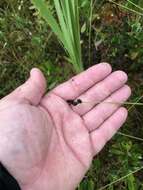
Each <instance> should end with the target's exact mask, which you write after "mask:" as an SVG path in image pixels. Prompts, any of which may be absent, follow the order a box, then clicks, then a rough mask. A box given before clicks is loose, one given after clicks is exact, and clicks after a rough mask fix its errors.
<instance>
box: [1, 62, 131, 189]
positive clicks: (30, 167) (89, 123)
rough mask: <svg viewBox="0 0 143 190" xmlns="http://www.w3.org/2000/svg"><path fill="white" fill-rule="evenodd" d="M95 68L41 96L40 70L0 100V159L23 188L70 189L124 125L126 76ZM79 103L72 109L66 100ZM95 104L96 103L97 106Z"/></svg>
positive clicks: (106, 67) (107, 68)
mask: <svg viewBox="0 0 143 190" xmlns="http://www.w3.org/2000/svg"><path fill="white" fill-rule="evenodd" d="M111 70H112V69H111V66H110V65H109V64H107V63H102V64H98V65H96V66H93V67H91V68H89V69H88V70H86V71H84V72H83V73H81V74H79V75H77V76H75V77H73V78H72V79H70V80H69V81H67V82H65V83H63V84H61V85H59V86H58V87H56V88H55V89H53V90H52V91H50V92H48V93H47V94H46V93H45V90H46V81H45V78H44V76H43V74H42V72H41V71H40V70H38V69H36V68H35V69H32V70H31V73H30V77H29V79H28V80H27V81H26V82H25V83H24V84H23V85H22V86H20V87H18V88H17V89H16V90H14V91H13V92H12V93H11V94H9V95H8V96H6V97H4V98H3V99H1V100H0V147H1V149H0V161H1V163H2V164H3V165H4V166H5V167H6V168H7V169H8V171H9V172H10V173H11V174H12V175H13V176H14V177H15V179H16V180H17V181H18V183H19V185H20V187H21V189H22V190H39V189H42V190H55V189H58V190H74V189H75V188H76V187H77V185H78V184H79V182H80V181H81V180H82V178H83V177H84V175H85V173H86V172H87V170H88V169H89V167H90V165H91V162H92V159H93V157H94V156H95V155H96V154H97V153H98V152H99V151H101V149H102V148H103V147H104V145H105V144H106V143H107V141H108V140H110V139H111V137H112V136H113V135H114V134H115V133H116V131H117V130H118V129H119V128H120V127H121V126H122V125H123V123H124V122H125V120H126V118H127V110H126V109H125V108H123V107H122V106H121V105H119V104H118V105H117V104H109V103H107V101H113V102H114V101H115V102H117V101H118V102H119V101H121V102H123V101H126V100H127V99H128V97H129V96H130V94H131V90H130V88H129V87H128V86H127V85H125V83H126V82H127V75H126V74H125V73H124V72H122V71H116V72H112V71H111ZM77 98H80V99H82V101H83V102H89V103H82V104H79V105H77V106H72V105H69V104H68V103H67V102H66V100H69V99H77ZM96 102H100V103H99V104H96Z"/></svg>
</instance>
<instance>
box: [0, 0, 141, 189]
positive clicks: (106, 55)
mask: <svg viewBox="0 0 143 190" xmlns="http://www.w3.org/2000/svg"><path fill="white" fill-rule="evenodd" d="M33 2H35V6H36V2H37V3H38V2H39V1H38V0H33ZM41 2H42V1H41ZM43 2H44V1H43ZM56 2H60V0H57V1H56V0H54V1H52V0H48V9H49V11H50V12H49V13H50V15H52V18H53V19H54V20H55V23H56V27H57V28H58V35H59V34H61V33H62V38H61V37H59V36H58V35H57V33H56V31H55V29H53V26H51V24H50V23H49V22H50V21H49V19H48V24H49V25H48V24H47V23H46V22H45V20H44V19H43V18H41V16H40V15H42V12H41V9H39V12H40V15H39V12H38V11H37V9H35V7H33V4H32V3H31V2H30V0H1V1H0V84H1V85H0V97H3V96H4V95H6V94H7V93H9V92H10V91H12V90H13V89H14V88H15V87H17V86H18V85H19V84H21V83H22V82H24V80H25V79H26V78H27V77H28V74H29V70H30V69H31V68H32V67H39V68H41V69H42V71H43V72H44V74H45V76H46V77H47V80H48V89H47V90H50V89H51V88H53V87H54V86H56V85H57V84H59V83H60V82H62V81H64V80H66V79H68V78H69V77H70V76H72V75H73V74H75V71H76V72H79V71H80V70H81V69H82V64H83V67H84V68H88V67H89V66H91V65H93V64H97V63H99V62H103V61H106V62H109V63H111V65H112V67H113V69H114V70H115V69H122V70H124V71H126V72H127V73H128V75H129V84H130V85H131V87H132V92H133V95H132V97H131V100H130V101H133V102H136V101H137V102H138V101H139V100H140V101H141V96H142V95H143V1H142V0H112V1H111V0H108V1H107V0H96V1H95V0H79V9H78V10H76V12H77V11H79V15H80V26H81V28H78V27H75V28H72V29H73V30H72V31H71V33H69V32H68V30H69V28H68V27H67V22H70V23H71V22H72V23H71V25H72V24H75V25H76V26H78V17H77V20H76V19H75V18H74V19H73V20H71V19H70V17H68V16H67V14H74V12H73V13H71V12H70V11H71V9H70V7H68V8H69V9H67V12H64V10H63V7H61V8H60V9H59V10H60V12H59V10H57V7H55V3H56ZM62 2H65V3H67V2H76V1H72V0H71V1H66V0H65V1H62ZM37 5H38V4H37ZM41 5H42V4H41ZM63 5H64V4H63ZM67 6H68V5H67ZM69 6H70V4H69ZM75 8H77V7H75ZM46 10H47V9H46ZM59 14H62V17H61V16H59ZM77 15H78V13H77ZM43 17H44V16H43ZM47 18H48V17H47ZM62 18H63V19H64V21H65V22H63V21H62V20H61V19H62ZM65 19H69V20H65ZM59 22H60V23H62V24H63V25H62V26H61V25H59ZM75 25H74V26H75ZM70 27H71V26H70ZM51 28H52V30H51ZM79 29H81V32H80V33H81V36H80V37H79V31H78V30H79ZM56 30H57V29H56ZM76 30H77V31H76ZM63 31H67V32H68V35H66V36H63ZM75 33H76V35H77V36H76V37H75V39H74V38H73V35H74V34H75ZM55 34H56V35H55ZM66 34H67V33H66ZM57 39H58V40H59V41H60V43H59V42H58V40H57ZM67 39H70V41H69V40H67ZM79 40H80V41H79ZM71 42H72V43H71ZM61 43H62V46H64V48H62V46H61ZM80 44H81V47H82V48H81V49H82V50H81V51H82V54H81V52H80ZM69 47H70V48H69ZM68 48H69V49H68ZM64 49H65V50H66V51H64ZM76 49H78V51H75V50H76ZM73 50H74V51H75V52H73ZM77 52H78V53H77ZM76 53H77V54H76ZM81 55H82V59H81ZM67 56H69V57H68V58H67ZM81 60H82V61H81ZM68 62H72V64H68ZM128 109H129V117H128V121H127V123H126V124H125V125H124V127H123V128H122V129H121V130H120V132H119V133H118V134H117V135H116V136H115V137H114V138H113V140H112V141H111V142H110V143H109V144H108V145H107V146H106V147H105V148H104V150H103V151H102V152H101V153H100V154H99V155H98V156H97V157H96V159H95V160H94V161H93V164H92V167H91V169H90V171H89V172H88V173H87V175H86V176H85V178H84V179H83V181H82V183H81V184H80V186H79V187H78V190H96V189H97V190H99V189H107V190H143V168H142V167H143V107H142V106H136V107H135V106H134V105H128Z"/></svg>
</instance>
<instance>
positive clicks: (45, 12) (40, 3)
mask: <svg viewBox="0 0 143 190" xmlns="http://www.w3.org/2000/svg"><path fill="white" fill-rule="evenodd" d="M31 1H32V3H33V4H34V6H35V8H37V9H38V11H39V13H40V15H41V16H42V17H43V18H44V19H45V20H46V21H47V23H48V24H49V25H50V27H51V29H52V31H53V32H54V33H55V34H56V36H57V37H58V38H59V39H60V41H62V42H63V34H62V32H61V30H60V28H59V25H58V24H57V22H56V20H55V18H54V17H53V15H52V13H51V11H50V10H49V8H48V7H47V4H46V2H45V1H44V0H31ZM63 43H64V42H63Z"/></svg>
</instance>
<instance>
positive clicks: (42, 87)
mask: <svg viewBox="0 0 143 190" xmlns="http://www.w3.org/2000/svg"><path fill="white" fill-rule="evenodd" d="M45 91H46V80H45V77H44V75H43V73H42V72H41V71H40V70H39V69H37V68H33V69H32V70H31V72H30V77H29V79H28V80H27V81H26V82H25V83H24V84H23V85H21V86H19V87H18V88H17V89H15V90H14V91H13V92H12V93H11V94H9V95H8V96H7V97H5V98H6V99H8V100H14V101H16V100H20V101H23V102H28V103H30V104H32V105H38V104H39V103H40V100H41V98H42V96H43V95H44V93H45ZM5 98H4V99H5Z"/></svg>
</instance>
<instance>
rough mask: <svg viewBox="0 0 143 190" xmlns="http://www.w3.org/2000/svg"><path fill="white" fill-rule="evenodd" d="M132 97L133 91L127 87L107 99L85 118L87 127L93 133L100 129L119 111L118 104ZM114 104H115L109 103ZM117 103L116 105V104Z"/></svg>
mask: <svg viewBox="0 0 143 190" xmlns="http://www.w3.org/2000/svg"><path fill="white" fill-rule="evenodd" d="M130 95H131V89H130V87H129V86H127V85H125V86H123V87H122V88H120V89H119V90H118V91H116V92H115V93H114V94H112V95H111V96H110V97H109V98H107V99H105V100H104V101H103V102H102V103H100V104H98V105H97V106H96V107H95V108H93V109H92V110H91V111H89V112H88V113H87V114H85V115H84V116H83V119H84V122H85V125H86V126H87V128H88V130H89V131H90V132H91V131H93V130H95V129H96V128H98V127H99V126H100V125H101V124H102V123H103V122H104V121H105V120H106V119H108V118H109V117H110V116H111V115H112V114H113V113H114V112H115V111H117V109H118V108H119V107H120V106H121V104H118V103H116V102H122V103H123V102H124V101H126V100H127V99H128V98H129V96H130ZM108 102H113V103H108ZM114 102H115V103H114Z"/></svg>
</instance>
